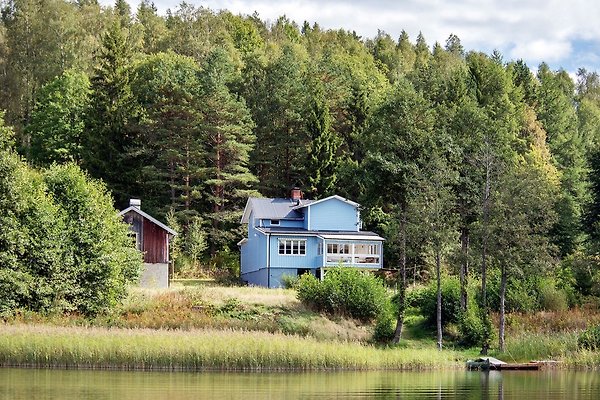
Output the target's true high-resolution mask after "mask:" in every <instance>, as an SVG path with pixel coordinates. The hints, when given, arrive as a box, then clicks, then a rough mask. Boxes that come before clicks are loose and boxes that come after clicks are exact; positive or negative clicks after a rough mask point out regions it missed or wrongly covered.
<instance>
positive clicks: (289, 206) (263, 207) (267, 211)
mask: <svg viewBox="0 0 600 400" xmlns="http://www.w3.org/2000/svg"><path fill="white" fill-rule="evenodd" d="M312 202H313V200H300V204H310V203H312ZM297 206H298V202H297V201H296V200H292V199H279V198H275V199H270V198H258V197H250V198H249V199H248V201H247V202H246V208H244V214H243V215H242V221H241V223H242V224H247V223H248V222H249V219H250V213H251V212H254V217H255V218H260V219H291V220H303V219H304V216H303V215H302V213H300V212H299V211H297V210H296V208H297Z"/></svg>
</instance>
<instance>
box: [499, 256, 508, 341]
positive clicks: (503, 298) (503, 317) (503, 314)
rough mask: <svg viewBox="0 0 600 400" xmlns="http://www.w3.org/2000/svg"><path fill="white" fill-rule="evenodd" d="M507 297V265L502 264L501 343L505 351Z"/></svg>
mask: <svg viewBox="0 0 600 400" xmlns="http://www.w3.org/2000/svg"><path fill="white" fill-rule="evenodd" d="M505 299H506V266H505V265H504V264H502V276H501V278H500V328H499V333H498V336H499V345H500V351H504V327H505V324H506V319H505V318H506V316H505V309H504V303H505Z"/></svg>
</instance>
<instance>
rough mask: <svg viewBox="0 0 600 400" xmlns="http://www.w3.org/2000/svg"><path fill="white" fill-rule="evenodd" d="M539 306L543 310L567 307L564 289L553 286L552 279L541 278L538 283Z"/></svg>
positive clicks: (562, 309) (561, 309)
mask: <svg viewBox="0 0 600 400" xmlns="http://www.w3.org/2000/svg"><path fill="white" fill-rule="evenodd" d="M538 296H539V304H540V308H541V309H542V310H545V311H564V310H566V309H567V308H568V302H567V295H566V293H565V291H564V290H561V289H558V288H556V287H555V284H554V281H553V280H552V279H541V280H540V282H539V284H538Z"/></svg>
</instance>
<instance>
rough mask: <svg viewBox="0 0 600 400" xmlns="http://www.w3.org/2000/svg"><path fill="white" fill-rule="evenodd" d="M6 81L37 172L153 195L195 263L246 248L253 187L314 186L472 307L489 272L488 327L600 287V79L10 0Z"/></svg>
mask: <svg viewBox="0 0 600 400" xmlns="http://www.w3.org/2000/svg"><path fill="white" fill-rule="evenodd" d="M0 88H1V91H2V94H3V95H2V96H0V108H1V109H4V110H6V115H5V118H6V123H7V124H8V125H12V126H13V127H14V129H15V131H16V135H17V139H18V148H19V151H20V152H21V153H22V154H23V155H24V156H25V157H26V159H27V160H28V161H29V162H30V163H32V164H34V165H36V166H39V167H47V166H50V165H52V164H53V163H62V162H65V161H74V162H76V163H77V164H79V165H81V166H82V168H84V169H85V170H87V171H88V172H89V173H90V174H91V175H92V176H94V177H97V178H101V179H102V180H103V181H104V182H106V184H107V186H108V188H109V189H110V190H111V191H112V193H113V194H114V197H115V202H116V206H117V207H121V208H122V207H124V206H126V203H127V200H128V199H129V198H130V197H139V198H142V199H143V200H144V202H143V205H144V208H145V209H146V210H148V211H149V212H151V213H153V214H156V215H157V216H159V217H164V218H167V215H168V217H169V220H170V223H173V224H178V225H180V226H181V231H182V233H183V234H182V235H181V237H182V238H183V241H182V242H180V243H179V246H180V250H181V251H182V252H183V253H184V254H186V255H187V256H188V257H190V258H192V259H194V260H196V259H199V258H203V257H213V260H215V259H219V257H221V259H222V258H223V257H222V256H223V254H225V255H227V254H228V252H229V251H235V249H236V246H235V244H236V242H237V240H239V239H240V238H241V237H242V231H241V229H242V228H241V226H240V224H239V217H240V215H241V211H242V209H243V207H244V204H245V201H246V199H247V197H248V196H250V195H258V194H261V195H264V196H286V195H287V193H288V191H289V189H290V188H291V187H292V186H300V187H302V188H303V189H304V190H305V192H307V195H308V197H313V198H319V197H324V196H327V195H331V194H333V193H337V194H340V195H342V196H346V197H349V198H352V199H355V200H357V201H359V202H361V204H363V206H364V207H365V210H364V212H363V217H364V219H365V223H366V225H367V226H368V227H369V228H372V229H376V230H378V231H379V232H381V233H382V234H383V236H385V237H386V238H387V242H386V266H387V267H389V268H398V269H399V270H400V279H401V282H402V283H403V284H402V285H400V286H401V287H405V286H406V284H407V282H409V281H413V280H415V281H426V280H428V279H430V278H431V277H433V274H435V275H436V276H438V277H439V276H441V274H442V271H443V270H447V273H449V274H452V275H456V276H458V277H459V279H460V282H461V306H462V308H463V310H465V309H466V308H467V306H468V305H469V304H471V303H472V300H473V299H472V298H471V297H472V296H469V293H471V292H472V291H471V292H470V291H469V287H470V285H471V286H472V285H473V281H474V278H475V277H476V278H477V281H478V282H480V285H481V290H480V291H479V294H478V298H477V302H478V304H480V305H481V308H482V310H483V312H482V314H483V315H487V310H488V309H489V308H490V307H492V308H495V309H497V310H499V311H500V312H501V314H502V315H503V313H504V311H510V310H524V311H529V310H532V309H536V308H541V307H544V304H545V302H544V299H543V298H542V297H541V294H540V293H542V292H543V291H542V290H541V288H548V287H550V288H551V289H552V290H554V292H552V293H554V294H555V295H557V296H559V297H560V296H563V297H564V298H565V301H566V302H568V303H569V304H570V305H572V304H576V303H577V302H580V301H582V298H583V297H584V296H590V295H594V296H597V295H600V274H599V273H598V254H599V251H600V248H599V246H598V237H599V236H600V178H599V177H600V152H599V147H598V142H599V141H600V79H599V77H598V74H597V73H596V72H590V71H586V70H584V69H581V70H579V71H578V73H577V81H576V82H573V80H572V79H571V77H570V76H569V75H568V74H567V72H565V71H563V70H560V71H552V70H551V69H550V68H549V67H548V65H546V64H541V65H540V66H538V67H537V72H535V73H534V72H532V71H531V70H530V67H529V66H527V65H525V63H524V62H523V61H521V60H517V61H508V62H507V61H505V60H503V58H502V55H501V54H499V53H498V52H494V53H493V54H492V55H486V54H482V53H480V52H476V51H466V50H465V49H464V48H463V47H462V45H461V43H460V39H459V38H458V37H456V36H455V35H450V36H449V38H448V40H447V41H446V43H444V44H440V43H435V44H433V45H430V44H428V43H427V41H426V39H425V38H424V37H423V35H421V34H420V35H419V36H418V37H417V38H415V39H414V40H411V38H409V36H408V35H407V34H406V32H403V33H402V34H401V35H400V37H399V38H398V39H397V40H396V39H395V38H392V37H390V36H389V35H387V34H386V33H384V32H379V33H378V35H377V36H376V37H374V38H371V39H365V38H361V37H359V36H357V35H356V34H355V33H353V32H348V31H343V30H339V31H332V30H322V29H321V28H320V27H319V26H318V25H317V24H314V25H310V24H309V23H306V22H305V23H304V24H303V25H302V26H301V27H300V26H298V25H296V24H295V23H294V22H292V21H290V20H289V19H287V18H286V17H281V18H279V19H277V20H276V21H274V22H265V21H262V20H261V19H260V18H259V17H258V16H257V15H252V16H236V15H232V14H231V13H229V12H226V11H222V12H214V11H211V10H209V9H205V8H202V7H194V6H192V5H190V4H187V3H182V4H181V5H180V6H179V7H178V8H177V9H175V10H172V11H169V12H168V13H167V15H166V16H161V15H159V14H158V13H157V10H156V8H155V7H154V5H153V4H151V3H149V2H148V1H143V2H142V3H141V4H140V5H139V8H138V9H137V10H135V12H134V13H132V10H130V9H129V6H128V5H127V3H126V2H125V1H123V0H117V2H116V4H115V6H114V7H112V8H102V7H100V6H99V5H98V3H97V2H96V1H95V0H81V1H76V2H66V1H64V0H41V1H32V0H12V1H7V2H5V3H4V8H3V10H2V20H1V25H0ZM234 258H235V257H234ZM546 292H548V290H546ZM403 297H404V294H403V291H401V298H403ZM400 304H403V302H400ZM399 322H400V323H399V324H398V327H397V330H396V339H399V338H400V336H401V333H402V323H401V322H402V312H401V313H400V318H399ZM502 324H503V320H502V321H501V325H502ZM502 338H503V335H502V333H501V340H502Z"/></svg>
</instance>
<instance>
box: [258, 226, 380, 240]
mask: <svg viewBox="0 0 600 400" xmlns="http://www.w3.org/2000/svg"><path fill="white" fill-rule="evenodd" d="M256 230H258V231H260V232H263V233H269V234H272V235H303V236H318V237H320V238H322V239H333V240H356V239H360V240H376V241H380V240H381V241H383V240H385V239H384V238H382V237H381V236H379V235H378V234H376V233H375V232H370V231H359V232H355V231H309V230H305V229H298V228H256Z"/></svg>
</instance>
